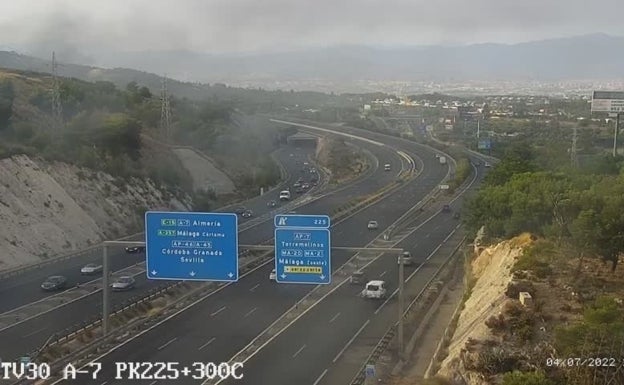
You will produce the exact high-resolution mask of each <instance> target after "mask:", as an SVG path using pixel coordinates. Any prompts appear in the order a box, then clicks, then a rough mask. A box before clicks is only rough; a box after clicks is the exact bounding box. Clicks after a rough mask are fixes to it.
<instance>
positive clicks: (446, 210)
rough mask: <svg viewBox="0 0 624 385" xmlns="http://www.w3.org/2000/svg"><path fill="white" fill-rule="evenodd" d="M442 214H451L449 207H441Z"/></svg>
mask: <svg viewBox="0 0 624 385" xmlns="http://www.w3.org/2000/svg"><path fill="white" fill-rule="evenodd" d="M442 212H443V213H450V212H451V206H449V205H444V206H442Z"/></svg>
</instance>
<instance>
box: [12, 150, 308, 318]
mask: <svg viewBox="0 0 624 385" xmlns="http://www.w3.org/2000/svg"><path fill="white" fill-rule="evenodd" d="M291 153H293V155H294V154H295V153H296V157H292V158H295V159H296V160H297V161H300V162H302V161H304V159H307V157H308V156H309V155H312V150H310V149H289V150H288V149H283V150H282V151H280V152H279V153H278V154H279V160H280V162H281V163H282V164H283V165H284V167H285V169H286V172H287V176H288V180H287V181H286V182H287V183H288V184H292V183H294V181H296V180H297V178H298V177H299V176H300V171H301V166H300V165H299V164H298V163H297V162H293V159H292V158H291V157H290V154H291ZM278 195H279V193H278V192H276V191H273V192H272V193H271V194H266V195H264V196H259V197H256V198H253V199H251V200H249V201H247V202H244V203H243V204H242V205H245V206H246V207H248V208H250V209H251V210H253V211H254V213H262V212H266V211H268V210H267V207H266V202H267V201H268V200H270V199H276V200H277V197H278ZM239 223H245V220H244V219H243V220H242V221H241V219H239ZM138 239H140V237H137V240H138ZM101 259H102V252H101V250H99V251H98V252H94V253H93V254H92V255H91V256H88V257H86V258H81V257H76V258H72V259H68V260H64V261H59V262H58V263H54V264H52V265H47V266H45V267H43V268H41V269H36V270H30V271H26V272H24V273H23V274H20V275H16V276H12V277H9V278H6V279H3V280H0V293H2V296H0V313H2V312H6V311H8V310H11V309H15V308H17V307H20V306H23V305H25V304H28V303H31V302H35V301H38V300H40V299H42V298H45V297H48V296H50V295H54V294H57V293H46V292H43V291H42V290H41V288H40V285H41V282H43V280H45V279H46V278H47V277H49V276H50V275H56V274H58V275H64V276H65V277H67V279H68V284H69V285H70V286H73V285H75V284H77V283H79V284H84V283H86V282H89V281H91V280H93V279H94V277H88V276H82V275H80V269H81V268H82V267H83V266H84V265H86V264H87V263H98V262H101ZM144 259H145V255H142V254H139V255H132V254H126V253H125V252H123V248H120V247H119V248H116V249H115V248H113V250H111V254H110V263H111V270H113V271H117V270H120V269H122V268H124V267H127V266H130V265H133V264H135V263H138V262H140V261H142V260H144Z"/></svg>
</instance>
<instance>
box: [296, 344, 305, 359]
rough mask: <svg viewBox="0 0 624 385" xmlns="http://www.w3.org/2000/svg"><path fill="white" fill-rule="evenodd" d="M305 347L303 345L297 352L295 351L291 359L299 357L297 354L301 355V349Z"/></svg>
mask: <svg viewBox="0 0 624 385" xmlns="http://www.w3.org/2000/svg"><path fill="white" fill-rule="evenodd" d="M305 347H306V345H305V344H303V346H302V347H300V348H299V350H297V351H296V352H295V354H293V358H295V357H297V355H299V353H301V351H302V350H303V349H305Z"/></svg>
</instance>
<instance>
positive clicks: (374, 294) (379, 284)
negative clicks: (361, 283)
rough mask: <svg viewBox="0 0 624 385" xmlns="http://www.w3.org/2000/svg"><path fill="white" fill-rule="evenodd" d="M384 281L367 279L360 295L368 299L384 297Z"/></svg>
mask: <svg viewBox="0 0 624 385" xmlns="http://www.w3.org/2000/svg"><path fill="white" fill-rule="evenodd" d="M386 292H387V290H386V282H385V281H369V282H368V283H367V284H366V287H365V288H364V290H363V291H362V297H364V298H370V299H383V298H386Z"/></svg>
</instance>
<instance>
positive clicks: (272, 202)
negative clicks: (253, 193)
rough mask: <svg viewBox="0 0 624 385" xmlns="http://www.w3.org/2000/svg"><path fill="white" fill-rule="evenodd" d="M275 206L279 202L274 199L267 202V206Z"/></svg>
mask: <svg viewBox="0 0 624 385" xmlns="http://www.w3.org/2000/svg"><path fill="white" fill-rule="evenodd" d="M275 206H277V202H275V201H273V200H271V201H268V202H267V207H275Z"/></svg>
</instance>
